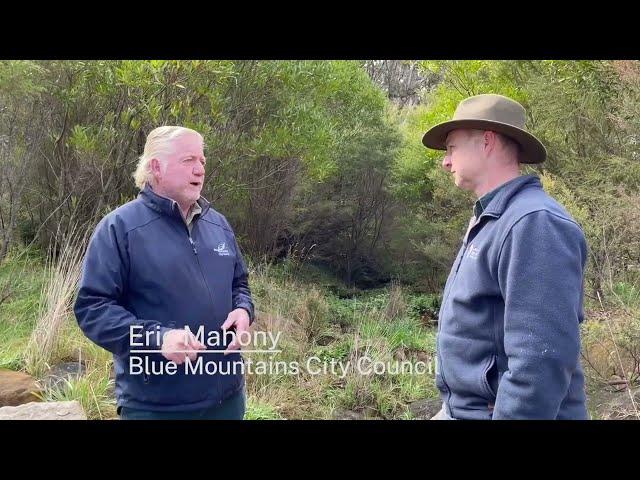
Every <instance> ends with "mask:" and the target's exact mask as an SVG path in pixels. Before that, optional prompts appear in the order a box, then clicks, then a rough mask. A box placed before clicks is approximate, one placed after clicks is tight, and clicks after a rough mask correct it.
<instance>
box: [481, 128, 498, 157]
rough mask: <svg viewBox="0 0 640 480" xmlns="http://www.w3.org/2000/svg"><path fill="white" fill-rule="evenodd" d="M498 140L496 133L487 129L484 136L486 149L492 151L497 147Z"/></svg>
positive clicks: (483, 140)
mask: <svg viewBox="0 0 640 480" xmlns="http://www.w3.org/2000/svg"><path fill="white" fill-rule="evenodd" d="M497 140H498V138H497V136H496V133H495V132H492V131H491V130H485V132H484V134H483V136H482V142H483V146H484V148H485V151H487V152H491V151H492V150H493V149H494V148H495V147H496V141H497Z"/></svg>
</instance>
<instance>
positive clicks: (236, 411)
mask: <svg viewBox="0 0 640 480" xmlns="http://www.w3.org/2000/svg"><path fill="white" fill-rule="evenodd" d="M245 402H246V401H245V395H244V391H243V390H240V391H239V392H238V393H236V394H235V395H233V396H231V397H229V398H227V399H226V400H225V401H224V402H222V403H221V404H220V405H216V406H214V407H210V408H205V409H201V410H191V411H186V412H153V411H151V410H138V409H135V408H128V407H122V408H121V409H120V420H242V419H243V418H244V412H245V409H246V405H245Z"/></svg>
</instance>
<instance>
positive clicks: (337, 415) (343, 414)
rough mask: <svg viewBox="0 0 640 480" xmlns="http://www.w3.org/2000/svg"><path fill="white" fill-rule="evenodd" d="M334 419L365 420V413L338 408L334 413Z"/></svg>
mask: <svg viewBox="0 0 640 480" xmlns="http://www.w3.org/2000/svg"><path fill="white" fill-rule="evenodd" d="M332 417H333V419H334V420H364V418H365V416H364V414H363V413H360V412H354V411H352V410H344V409H342V408H336V409H335V410H334V411H333V415H332Z"/></svg>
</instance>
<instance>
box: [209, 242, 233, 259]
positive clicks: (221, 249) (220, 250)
mask: <svg viewBox="0 0 640 480" xmlns="http://www.w3.org/2000/svg"><path fill="white" fill-rule="evenodd" d="M213 251H214V252H216V253H217V254H218V255H219V256H221V257H223V256H227V255H231V254H230V253H229V249H228V248H227V244H226V243H225V242H222V243H219V244H218V246H217V247H216V248H214V249H213Z"/></svg>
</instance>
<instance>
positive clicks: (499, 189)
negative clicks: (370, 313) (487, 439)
mask: <svg viewBox="0 0 640 480" xmlns="http://www.w3.org/2000/svg"><path fill="white" fill-rule="evenodd" d="M525 117H526V115H525V110H524V108H523V107H522V105H520V104H519V103H517V102H515V101H514V100H512V99H510V98H507V97H504V96H502V95H494V94H486V95H477V96H473V97H470V98H467V99H465V100H463V101H462V102H461V103H460V104H459V105H458V108H457V109H456V112H455V114H454V117H453V119H452V120H449V121H446V122H443V123H440V124H438V125H435V126H434V127H432V128H431V129H429V131H427V132H426V133H425V135H424V137H423V144H424V145H425V146H427V147H429V148H433V149H438V150H445V151H446V154H445V156H444V159H443V161H442V167H443V168H444V169H445V170H446V171H447V172H450V173H451V175H452V176H453V180H454V182H455V185H456V186H457V187H459V188H462V189H464V190H468V191H470V192H472V193H473V194H474V196H475V197H476V199H477V201H476V202H475V205H474V211H473V216H472V218H471V221H470V223H469V227H468V229H467V232H466V234H465V236H464V239H463V241H462V246H461V248H460V251H459V253H458V256H457V258H456V260H455V262H454V264H453V267H452V269H451V273H450V274H449V278H448V280H447V283H446V286H445V289H444V295H443V299H442V305H441V307H440V313H439V322H438V336H437V339H438V340H437V366H436V384H437V386H438V389H439V390H440V392H441V396H442V399H443V408H442V410H441V411H440V412H439V414H438V415H436V417H435V419H443V420H444V419H464V420H472V419H479V420H482V419H484V420H490V419H494V420H498V419H586V418H588V415H587V409H586V397H585V391H584V374H583V370H582V366H581V364H580V329H579V324H580V322H582V320H583V283H584V269H585V263H586V258H587V245H586V241H585V237H584V234H583V232H582V229H581V228H580V226H579V225H578V224H577V223H576V221H575V220H574V219H573V218H572V217H571V215H570V214H569V213H568V212H567V211H566V210H565V209H564V208H563V207H562V205H560V204H559V203H558V202H556V201H555V200H554V199H553V198H551V197H550V196H549V195H548V194H547V193H546V192H545V191H544V190H543V189H542V184H541V182H540V179H539V178H538V177H537V176H534V175H521V174H520V167H521V164H534V163H540V162H543V161H544V160H545V158H546V149H545V147H544V146H543V144H542V143H541V142H540V141H539V140H538V139H537V138H536V137H535V136H534V135H533V134H531V133H529V132H528V131H526V129H525Z"/></svg>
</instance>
